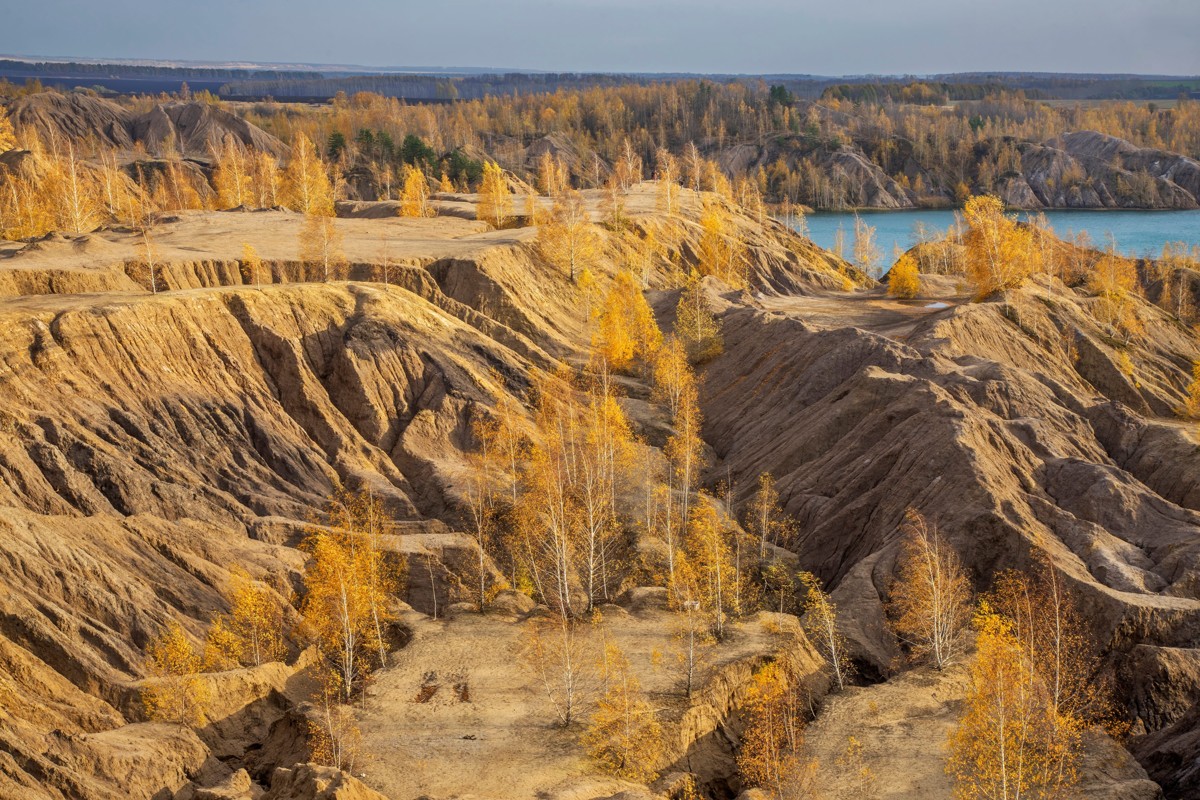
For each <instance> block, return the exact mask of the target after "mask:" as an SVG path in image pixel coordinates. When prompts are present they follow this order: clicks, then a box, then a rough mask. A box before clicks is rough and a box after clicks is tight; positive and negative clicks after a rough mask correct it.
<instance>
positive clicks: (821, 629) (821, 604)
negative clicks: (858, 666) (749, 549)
mask: <svg viewBox="0 0 1200 800" xmlns="http://www.w3.org/2000/svg"><path fill="white" fill-rule="evenodd" d="M800 582H801V583H802V584H804V587H805V590H806V593H805V598H804V617H803V620H802V622H803V625H804V632H805V633H806V634H807V635H808V639H809V641H810V642H812V645H813V647H815V648H816V650H817V652H818V653H820V654H821V657H822V658H824V659H825V663H826V665H828V669H829V673H830V677H832V678H833V682H834V684H836V685H837V688H838V689H844V688H845V687H846V682H847V681H848V680H850V677H851V676H852V674H853V665H852V664H851V662H850V655H849V654H848V653H847V651H846V638H845V636H844V635H843V634H842V627H841V622H840V621H839V620H838V615H837V606H836V605H835V604H834V602H833V601H832V600H831V599H830V598H829V595H828V594H827V593H826V592H825V590H824V589H823V588H821V581H820V579H818V578H817V576H815V575H813V574H812V573H810V572H803V573H801V574H800Z"/></svg>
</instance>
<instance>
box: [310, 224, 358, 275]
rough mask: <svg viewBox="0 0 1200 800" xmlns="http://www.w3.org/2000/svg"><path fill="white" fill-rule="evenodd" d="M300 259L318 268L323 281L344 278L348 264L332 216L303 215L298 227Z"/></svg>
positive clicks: (339, 233)
mask: <svg viewBox="0 0 1200 800" xmlns="http://www.w3.org/2000/svg"><path fill="white" fill-rule="evenodd" d="M300 260H301V261H303V262H304V263H305V264H306V265H308V266H309V267H310V268H313V269H316V270H318V271H319V273H320V275H321V280H323V281H331V280H339V279H344V277H345V272H346V270H347V268H348V267H349V266H350V264H349V262H348V261H347V260H346V254H345V253H343V252H342V233H341V231H339V230H338V228H337V223H336V222H335V221H334V219H333V217H331V216H326V215H323V214H307V215H305V217H304V224H303V225H302V226H301V228H300Z"/></svg>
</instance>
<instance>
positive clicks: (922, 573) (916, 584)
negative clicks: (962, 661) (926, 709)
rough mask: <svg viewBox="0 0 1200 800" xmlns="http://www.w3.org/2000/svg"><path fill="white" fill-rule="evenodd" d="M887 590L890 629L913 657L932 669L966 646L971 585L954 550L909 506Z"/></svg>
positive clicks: (952, 659) (946, 663) (950, 659)
mask: <svg viewBox="0 0 1200 800" xmlns="http://www.w3.org/2000/svg"><path fill="white" fill-rule="evenodd" d="M902 531H903V535H904V538H903V540H902V542H901V545H900V556H899V558H898V559H897V560H896V570H895V574H896V580H895V582H894V583H893V584H892V587H891V590H890V592H889V594H890V597H889V602H888V611H889V613H890V615H891V617H892V618H893V622H892V629H893V630H894V631H895V632H896V634H897V636H899V637H900V639H901V640H902V641H904V642H906V643H907V644H908V645H909V646H910V647H911V648H912V653H913V655H914V656H917V657H924V656H928V657H929V658H930V659H931V660H932V662H933V665H934V666H935V667H937V668H938V669H942V668H943V667H945V666H947V665H949V664H951V663H953V662H954V661H955V659H956V658H957V657H958V656H959V655H960V653H961V652H962V649H963V647H964V641H963V638H964V636H965V634H966V629H967V625H968V624H969V623H970V619H971V584H970V582H969V581H968V580H967V575H966V572H965V570H964V569H963V567H962V563H961V562H960V561H959V559H958V553H956V552H955V551H954V549H953V548H952V547H951V546H950V545H949V544H947V543H946V542H945V541H943V540H942V538H941V537H940V536H939V535H938V529H937V526H936V525H931V524H929V523H927V522H926V521H925V518H924V517H923V516H921V515H920V514H919V513H917V512H916V511H914V510H912V509H909V510H908V512H907V513H906V514H905V519H904V526H903V528H902Z"/></svg>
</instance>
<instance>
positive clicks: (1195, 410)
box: [1181, 361, 1200, 419]
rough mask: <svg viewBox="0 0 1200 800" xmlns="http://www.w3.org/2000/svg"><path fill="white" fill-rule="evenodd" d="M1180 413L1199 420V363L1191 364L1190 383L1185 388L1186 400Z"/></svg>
mask: <svg viewBox="0 0 1200 800" xmlns="http://www.w3.org/2000/svg"><path fill="white" fill-rule="evenodd" d="M1181 413H1182V414H1183V415H1184V416H1187V417H1191V418H1192V419H1200V361H1193V362H1192V382H1191V383H1189V384H1188V386H1187V399H1186V400H1185V401H1184V404H1183V409H1182V411H1181Z"/></svg>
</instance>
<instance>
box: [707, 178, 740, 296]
mask: <svg viewBox="0 0 1200 800" xmlns="http://www.w3.org/2000/svg"><path fill="white" fill-rule="evenodd" d="M696 269H698V270H699V271H700V274H701V275H713V276H715V277H717V278H720V279H721V280H723V281H725V282H726V283H728V284H729V285H730V286H732V287H734V288H738V289H740V288H742V287H744V286H746V284H747V278H748V270H749V264H748V263H747V261H746V246H745V243H744V242H743V241H742V238H741V235H740V234H739V233H738V230H737V226H736V224H735V223H734V222H733V221H732V220H731V219H730V216H729V213H728V212H727V211H726V210H725V207H724V205H723V204H722V203H720V202H719V201H716V200H708V199H706V200H705V202H704V208H703V211H702V213H701V215H700V242H699V245H698V246H697V263H696Z"/></svg>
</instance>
